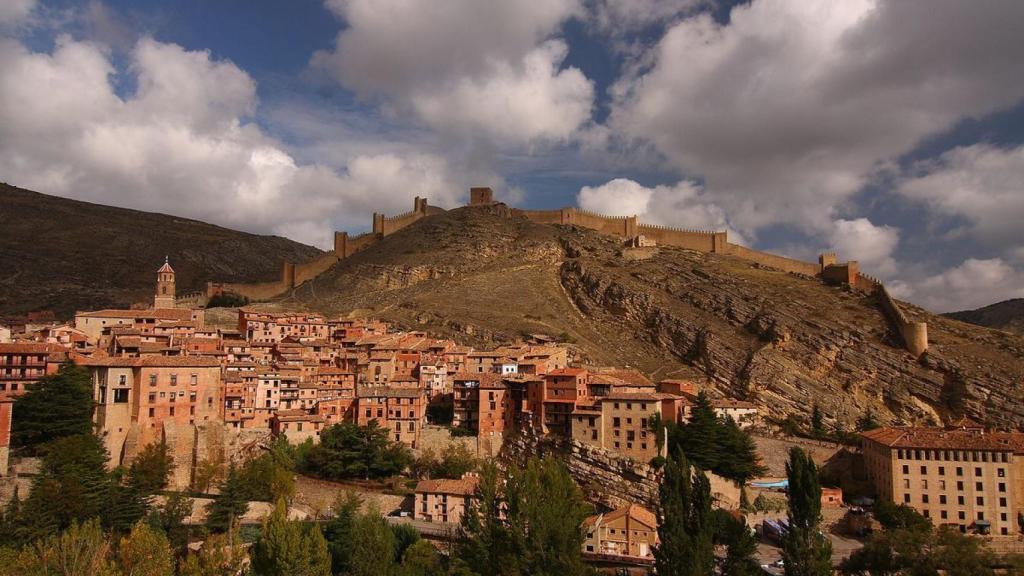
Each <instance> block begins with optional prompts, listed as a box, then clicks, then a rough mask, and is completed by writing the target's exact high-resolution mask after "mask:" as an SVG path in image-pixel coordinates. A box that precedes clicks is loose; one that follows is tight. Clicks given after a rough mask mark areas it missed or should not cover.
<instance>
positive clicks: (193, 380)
mask: <svg viewBox="0 0 1024 576" xmlns="http://www.w3.org/2000/svg"><path fill="white" fill-rule="evenodd" d="M188 383H189V384H190V385H192V386H195V385H197V384H199V376H198V375H197V374H193V375H192V376H191V377H190V378H189V381H188Z"/></svg>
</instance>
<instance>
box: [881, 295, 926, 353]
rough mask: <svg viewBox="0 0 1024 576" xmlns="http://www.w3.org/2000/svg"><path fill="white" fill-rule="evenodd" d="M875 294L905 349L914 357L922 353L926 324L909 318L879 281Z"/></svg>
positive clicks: (924, 347) (923, 350)
mask: <svg viewBox="0 0 1024 576" xmlns="http://www.w3.org/2000/svg"><path fill="white" fill-rule="evenodd" d="M875 295H876V296H877V298H878V305H879V306H880V307H881V308H882V311H883V312H885V315H886V317H887V318H888V319H889V321H890V322H892V324H893V327H894V328H895V329H896V332H897V333H899V335H900V338H902V339H903V345H904V346H905V347H906V349H907V351H908V352H910V353H911V354H912V355H914V357H915V358H916V357H920V356H921V355H922V354H924V353H925V351H926V350H928V325H927V324H926V323H924V322H912V321H911V320H909V319H908V318H907V316H906V314H904V313H903V310H901V309H900V305H899V304H898V303H897V302H896V300H894V299H893V297H892V296H890V295H889V291H888V290H886V289H885V286H884V285H883V284H882V283H881V282H879V283H877V284H875Z"/></svg>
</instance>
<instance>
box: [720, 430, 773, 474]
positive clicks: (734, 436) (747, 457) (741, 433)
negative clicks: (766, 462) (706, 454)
mask: <svg viewBox="0 0 1024 576" xmlns="http://www.w3.org/2000/svg"><path fill="white" fill-rule="evenodd" d="M718 437H719V446H720V449H721V451H722V455H721V456H720V457H719V459H718V467H717V468H715V469H714V470H712V471H713V472H714V473H716V474H718V475H719V476H722V477H724V478H728V479H730V480H733V481H734V482H736V483H737V484H739V485H740V486H741V487H742V486H745V485H746V484H747V482H749V481H750V480H752V479H754V478H757V477H758V476H763V475H764V474H765V473H766V472H767V470H768V469H767V468H765V467H764V466H763V465H762V464H761V460H760V458H759V457H758V455H757V444H756V443H755V442H754V439H753V438H751V437H750V434H748V433H747V431H746V430H743V429H742V428H740V427H739V425H738V424H736V421H735V420H733V419H732V418H725V419H723V420H722V421H721V424H720V427H719V432H718Z"/></svg>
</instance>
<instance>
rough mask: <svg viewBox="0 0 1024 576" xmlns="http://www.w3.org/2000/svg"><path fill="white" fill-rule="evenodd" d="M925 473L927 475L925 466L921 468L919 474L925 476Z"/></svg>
mask: <svg viewBox="0 0 1024 576" xmlns="http://www.w3.org/2000/svg"><path fill="white" fill-rule="evenodd" d="M927 473H928V467H927V466H921V474H927Z"/></svg>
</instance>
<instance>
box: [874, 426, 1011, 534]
mask: <svg viewBox="0 0 1024 576" xmlns="http://www.w3.org/2000/svg"><path fill="white" fill-rule="evenodd" d="M862 436H863V448H864V463H865V466H866V468H867V471H868V474H869V476H870V477H871V480H872V481H873V482H874V484H875V489H876V490H877V492H878V495H879V497H880V498H884V499H887V500H891V501H893V502H895V503H897V504H906V505H907V506H910V507H912V508H914V509H915V510H917V511H918V512H920V513H921V514H923V515H924V516H926V517H928V518H930V519H931V521H932V522H933V523H934V524H936V525H952V526H957V527H958V528H959V529H960V530H962V531H965V532H966V531H972V532H979V533H992V534H1000V535H1012V534H1019V533H1021V532H1022V528H1021V523H1020V521H1019V519H1018V518H1019V515H1020V514H1022V513H1024V434H1022V433H1017V432H991V431H987V430H985V429H984V427H982V426H981V425H979V424H977V423H974V422H970V421H968V420H962V421H960V422H958V423H956V424H954V425H950V426H947V427H944V428H943V427H927V428H925V427H921V428H895V427H887V428H877V429H875V430H871V431H868V432H865V433H863V434H862Z"/></svg>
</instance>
